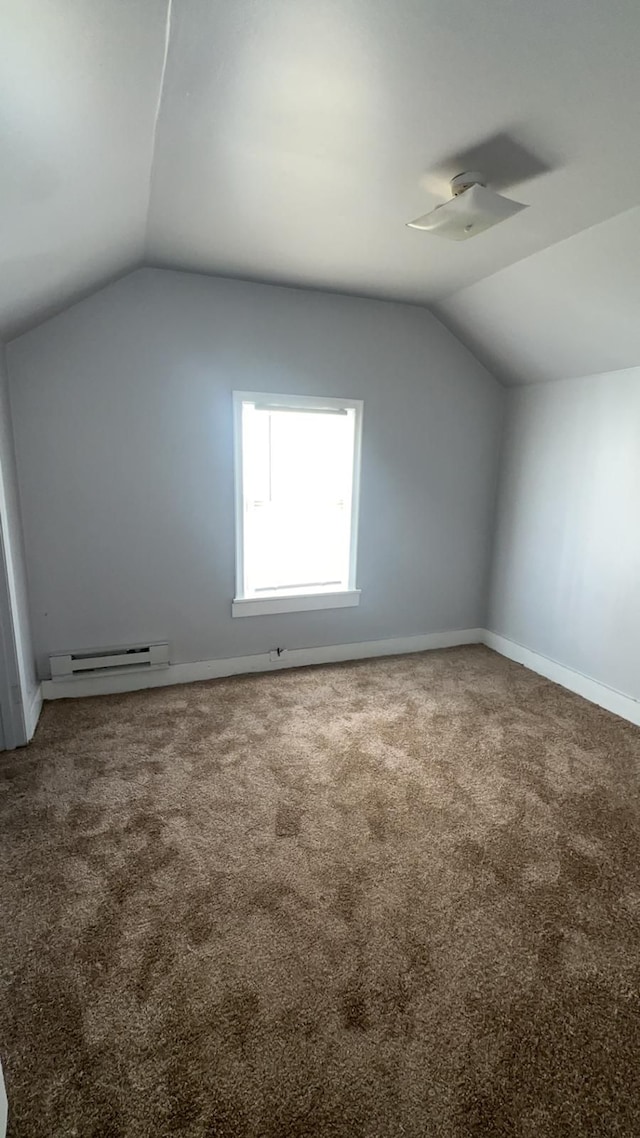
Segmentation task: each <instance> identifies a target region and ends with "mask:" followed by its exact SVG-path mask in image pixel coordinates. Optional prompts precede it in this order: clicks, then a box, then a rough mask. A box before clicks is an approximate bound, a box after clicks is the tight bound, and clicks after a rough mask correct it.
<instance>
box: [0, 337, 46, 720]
mask: <svg viewBox="0 0 640 1138" xmlns="http://www.w3.org/2000/svg"><path fill="white" fill-rule="evenodd" d="M0 526H1V527H2V540H3V546H4V558H5V562H6V589H7V592H8V599H9V602H10V606H11V614H10V617H9V614H7V613H5V612H4V611H3V616H4V617H5V621H4V623H5V624H7V625H8V624H9V623H12V625H13V628H12V629H10V628H5V635H6V637H7V642H8V643H9V642H10V641H12V640H13V642H14V644H15V661H14V663H15V664H17V670H18V681H19V686H20V695H21V699H22V703H23V708H24V711H25V713H26V723H27V726H26V727H25V731H26V732H27V733H28V732H29V731H30V730H31V728H30V727H29V708H30V706H31V703H32V701H33V699H34V697H35V695H36V691H37V687H38V683H37V680H36V674H35V666H34V659H33V646H32V640H31V629H30V621H29V604H28V599H27V579H26V572H25V556H24V545H23V535H22V522H21V517H20V502H19V498H18V481H17V474H16V461H15V454H14V447H13V434H12V430H11V412H10V406H9V386H8V381H7V370H6V366H5V359H4V347H3V345H0ZM0 571H1V569H0ZM1 587H2V588H3V596H4V582H2V586H1ZM14 644H10V647H9V651H10V652H13V648H14ZM14 670H15V669H14ZM10 682H11V683H13V682H14V677H11V679H10ZM15 726H16V730H17V731H18V734H19V735H21V734H22V730H21V725H18V724H16V725H15ZM25 741H26V740H25V738H20V739H19V742H25Z"/></svg>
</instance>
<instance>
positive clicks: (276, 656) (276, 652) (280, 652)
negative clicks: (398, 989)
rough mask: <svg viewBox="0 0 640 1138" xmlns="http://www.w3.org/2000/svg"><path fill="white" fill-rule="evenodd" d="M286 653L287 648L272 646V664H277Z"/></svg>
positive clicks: (270, 656)
mask: <svg viewBox="0 0 640 1138" xmlns="http://www.w3.org/2000/svg"><path fill="white" fill-rule="evenodd" d="M286 654H287V649H286V648H272V649H271V651H270V653H269V660H270V661H271V663H272V664H277V663H278V662H279V661H280V660H282V658H283V656H286Z"/></svg>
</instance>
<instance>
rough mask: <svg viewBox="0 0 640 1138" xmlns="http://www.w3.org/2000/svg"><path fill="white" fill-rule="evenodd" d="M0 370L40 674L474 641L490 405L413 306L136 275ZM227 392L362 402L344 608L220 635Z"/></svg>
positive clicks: (454, 346)
mask: <svg viewBox="0 0 640 1138" xmlns="http://www.w3.org/2000/svg"><path fill="white" fill-rule="evenodd" d="M8 355H9V371H10V379H11V398H12V406H13V412H14V427H15V438H16V449H17V457H18V467H19V474H20V488H21V498H22V506H23V518H24V528H25V539H26V548H27V560H28V572H29V585H30V598H31V614H32V625H33V632H34V639H35V645H36V649H37V655H38V659H39V668H40V673H41V675H46V674H47V656H48V654H49V653H50V652H54V651H60V650H68V649H82V648H92V647H98V646H103V645H104V646H106V645H117V644H121V643H133V642H144V641H148V640H163V639H167V640H168V641H169V642H170V643H171V645H172V659H173V661H174V662H176V663H179V662H189V661H194V660H203V659H217V658H223V657H228V656H236V655H244V654H247V653H256V652H263V651H266V650H267V649H269V648H271V647H273V646H275V645H278V644H280V645H283V646H284V647H287V648H302V647H312V646H319V645H325V644H337V643H350V642H354V641H363V640H372V639H378V638H384V637H395V636H405V635H406V636H408V635H418V634H422V633H427V632H431V631H438V630H445V629H456V628H466V627H475V626H478V625H482V624H483V622H484V619H485V605H486V593H487V585H488V564H489V555H490V538H491V528H492V510H493V503H494V488H495V477H496V464H497V452H498V442H499V433H500V425H501V410H502V398H503V392H502V389H501V388H500V387H499V385H498V384H497V382H496V381H495V380H494V379H493V378H492V377H491V376H490V375H489V374H488V373H487V372H486V371H485V370H484V368H483V367H482V366H481V365H480V364H478V363H477V361H476V360H475V359H474V358H473V357H472V356H471V355H470V354H469V353H468V352H467V350H466V349H465V348H463V347H462V346H461V345H460V344H459V343H458V342H457V341H456V340H455V339H454V337H452V336H451V334H450V333H449V332H448V331H447V330H446V329H444V328H443V327H442V325H440V324H439V323H438V321H437V320H436V319H435V318H434V317H433V316H431V315H430V314H429V313H428V312H427V311H426V310H424V309H420V308H412V307H408V306H401V305H395V304H387V303H382V302H376V301H368V300H358V299H354V298H347V297H341V296H336V295H331V294H323V293H313V292H307V291H298V290H295V289H285V288H277V287H273V286H267V285H255V284H247V283H243V282H238V281H230V280H222V279H215V278H210V277H204V276H202V277H200V276H195V275H188V274H182V273H174V272H163V271H160V270H152V269H145V270H140V271H139V272H137V273H134V274H132V275H131V276H130V277H128V278H126V279H125V280H123V281H120V282H118V283H116V284H114V285H112V286H110V287H109V288H107V289H105V290H104V291H103V292H101V293H99V294H97V295H96V296H94V297H92V298H90V299H89V300H86V301H84V302H82V303H81V304H79V305H77V306H76V307H75V308H72V309H70V310H68V311H67V312H65V313H63V314H61V315H60V316H58V317H56V318H54V319H53V320H51V321H49V322H48V323H46V324H44V325H42V326H41V327H39V328H38V329H36V330H35V331H33V332H31V333H29V334H27V335H25V336H23V337H21V338H20V339H18V340H15V341H13V342H12V343H11V344H10V346H9V353H8ZM234 388H237V389H245V390H264V391H275V392H281V391H282V392H293V393H309V394H320V395H336V396H352V397H355V398H360V399H364V440H363V458H362V494H361V509H360V541H359V561H358V584H359V586H360V587H361V589H362V599H361V605H360V607H359V608H355V609H342V610H334V611H331V610H325V611H322V612H310V613H291V614H285V615H282V616H266V617H251V618H247V619H243V620H238V619H235V620H232V618H231V599H232V596H233V592H234V528H233V527H234V514H233V459H232V430H231V392H232V390H233V389H234Z"/></svg>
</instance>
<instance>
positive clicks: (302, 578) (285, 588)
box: [233, 392, 362, 616]
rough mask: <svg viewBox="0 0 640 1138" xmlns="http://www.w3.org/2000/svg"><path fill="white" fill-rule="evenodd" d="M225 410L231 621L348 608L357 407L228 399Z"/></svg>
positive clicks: (271, 398)
mask: <svg viewBox="0 0 640 1138" xmlns="http://www.w3.org/2000/svg"><path fill="white" fill-rule="evenodd" d="M234 410H235V441H236V514H237V517H236V526H237V589H236V600H235V602H234V609H233V611H234V615H236V616H244V615H251V614H252V613H255V614H259V613H264V612H273V611H276V612H283V611H289V610H290V609H299V608H306V607H314V608H317V607H328V606H329V605H331V607H334V604H335V601H336V594H340V595H341V596H340V601H339V605H340V607H342V606H344V605H348V604H357V603H358V593H357V590H356V580H355V573H356V528H357V506H358V482H359V465H360V434H361V419H362V404H361V403H360V402H359V401H355V400H346V399H315V398H310V397H303V396H285V395H266V394H260V395H258V394H248V393H243V392H235V393H234ZM347 594H353V596H352V597H351V599H349V598H348V597H347ZM310 597H311V598H315V600H314V602H313V604H309V605H305V604H303V603H302V598H310ZM322 597H325V598H326V604H321V603H320V602H319V601H318V598H322ZM295 598H298V600H297V601H296V603H293V599H295ZM285 599H290V600H292V603H291V605H285V604H284V601H285ZM260 601H264V602H265V604H264V605H259V604H257V603H256V602H260ZM243 602H254V603H253V604H244V605H243ZM274 602H276V603H277V602H279V603H277V607H276V604H274Z"/></svg>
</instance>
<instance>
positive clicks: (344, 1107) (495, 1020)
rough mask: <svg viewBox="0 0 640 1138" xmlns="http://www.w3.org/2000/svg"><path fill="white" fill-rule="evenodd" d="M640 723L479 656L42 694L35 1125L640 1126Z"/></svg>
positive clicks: (246, 1128) (12, 802)
mask: <svg viewBox="0 0 640 1138" xmlns="http://www.w3.org/2000/svg"><path fill="white" fill-rule="evenodd" d="M639 792H640V731H639V730H638V729H637V728H634V727H632V726H631V725H630V724H628V723H625V722H624V721H622V720H620V719H617V718H616V717H615V716H613V715H610V714H608V713H607V712H605V711H602V710H600V709H599V708H597V707H595V706H593V705H591V704H589V703H586V702H585V701H583V700H581V699H580V698H579V697H577V696H574V695H572V694H570V693H568V692H566V691H564V690H562V689H561V688H559V687H556V686H554V685H553V684H551V683H548V682H547V681H546V680H543V679H541V678H540V677H539V676H536V675H534V674H533V673H531V672H528V671H526V670H525V669H524V668H521V667H519V666H518V665H516V664H513V663H510V662H508V661H506V660H504V659H502V658H501V657H499V656H497V655H495V654H493V653H492V652H490V651H488V650H487V649H486V648H482V647H469V648H459V649H450V650H447V651H442V652H429V653H424V654H420V655H412V656H404V657H395V658H387V659H380V660H370V661H363V662H359V663H353V664H344V665H337V666H327V667H318V668H307V669H300V670H296V671H289V672H287V671H282V672H279V673H277V674H270V675H264V676H249V677H241V678H234V679H229V680H219V681H214V682H211V683H205V684H192V685H189V686H184V687H174V688H167V689H164V690H155V691H147V692H140V693H132V694H127V695H122V696H111V697H103V698H96V699H86V700H79V701H64V702H62V701H61V702H58V703H53V704H48V705H47V706H46V707H45V709H44V712H43V715H42V719H41V723H40V726H39V728H38V731H37V734H36V738H35V740H34V742H33V743H32V745H31V746H30V747H29V748H28V749H27V750H26V751H19V752H13V753H11V754H5V755H3V756H0V912H1V924H0V983H1V988H0V1057H1V1058H2V1062H3V1065H4V1068H5V1075H6V1082H7V1089H8V1095H9V1104H10V1118H11V1123H10V1134H11V1135H13V1136H15V1138H52V1136H59V1135H60V1136H79V1138H120V1136H122V1138H125V1136H126V1138H168V1136H169V1135H171V1136H173V1135H180V1136H184V1138H214V1136H219V1138H306V1136H308V1138H425V1136H426V1138H430V1136H433V1138H466V1136H468V1138H480V1136H482V1138H485V1136H486V1138H489V1136H491V1138H494V1136H503V1135H508V1136H510V1138H565V1136H567V1138H568V1136H569V1135H570V1136H571V1138H578V1136H580V1138H582V1136H585V1135H589V1136H593V1138H596V1136H597V1138H603V1136H609V1135H610V1136H614V1135H615V1136H616V1138H632V1136H633V1138H637V1136H638V1134H640V1054H639V1051H640V986H639V982H640V793H639Z"/></svg>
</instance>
